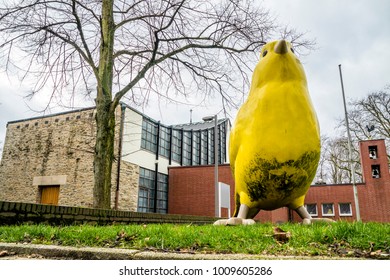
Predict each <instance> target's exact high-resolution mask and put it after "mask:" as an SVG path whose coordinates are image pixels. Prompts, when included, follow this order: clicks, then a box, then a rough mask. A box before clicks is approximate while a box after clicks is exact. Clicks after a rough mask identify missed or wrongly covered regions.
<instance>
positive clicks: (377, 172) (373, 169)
mask: <svg viewBox="0 0 390 280" xmlns="http://www.w3.org/2000/svg"><path fill="white" fill-rule="evenodd" d="M371 174H372V178H376V179H378V178H380V177H381V170H380V167H379V165H372V166H371Z"/></svg>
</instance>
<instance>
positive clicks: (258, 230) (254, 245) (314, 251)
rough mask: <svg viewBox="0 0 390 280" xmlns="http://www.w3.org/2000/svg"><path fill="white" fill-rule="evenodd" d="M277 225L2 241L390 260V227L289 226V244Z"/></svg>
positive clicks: (164, 227) (108, 231)
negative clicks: (278, 236)
mask: <svg viewBox="0 0 390 280" xmlns="http://www.w3.org/2000/svg"><path fill="white" fill-rule="evenodd" d="M275 227H276V226H275V225H272V224H268V223H267V224H256V225H254V226H237V227H225V226H213V225H204V226H197V225H173V224H149V225H112V226H91V225H78V226H48V225H20V226H0V242H17V243H32V244H54V245H63V246H78V247H82V246H92V247H109V248H128V249H139V250H158V251H170V252H195V253H245V254H265V255H278V256H281V255H289V256H291V255H293V256H324V257H331V256H345V257H361V258H387V259H390V257H389V254H390V224H381V223H360V222H355V223H350V222H337V223H333V224H323V223H318V224H313V225H310V226H303V225H300V224H290V223H287V224H283V225H279V227H280V228H281V229H282V230H284V231H288V232H290V233H291V237H290V238H289V239H288V240H286V241H284V242H281V241H277V240H276V238H275V237H274V236H273V229H274V228H275Z"/></svg>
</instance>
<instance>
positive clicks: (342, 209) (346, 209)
mask: <svg viewBox="0 0 390 280" xmlns="http://www.w3.org/2000/svg"><path fill="white" fill-rule="evenodd" d="M339 213H340V216H352V208H351V203H339Z"/></svg>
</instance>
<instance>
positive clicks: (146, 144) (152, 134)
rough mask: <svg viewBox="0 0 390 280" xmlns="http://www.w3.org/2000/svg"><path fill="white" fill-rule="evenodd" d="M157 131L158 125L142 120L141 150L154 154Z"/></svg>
mask: <svg viewBox="0 0 390 280" xmlns="http://www.w3.org/2000/svg"><path fill="white" fill-rule="evenodd" d="M157 129H158V125H157V124H155V123H154V122H152V121H150V120H148V119H145V118H144V119H143V122H142V140H141V148H143V149H146V150H148V151H151V152H154V153H155V152H156V149H157V132H158V131H157Z"/></svg>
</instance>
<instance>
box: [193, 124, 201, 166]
mask: <svg viewBox="0 0 390 280" xmlns="http://www.w3.org/2000/svg"><path fill="white" fill-rule="evenodd" d="M199 164H200V131H194V132H192V165H199Z"/></svg>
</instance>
